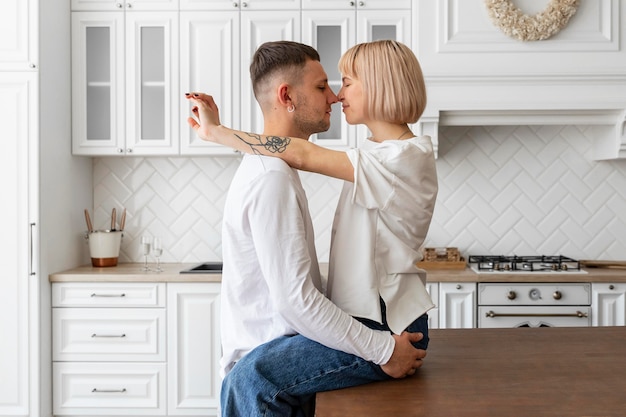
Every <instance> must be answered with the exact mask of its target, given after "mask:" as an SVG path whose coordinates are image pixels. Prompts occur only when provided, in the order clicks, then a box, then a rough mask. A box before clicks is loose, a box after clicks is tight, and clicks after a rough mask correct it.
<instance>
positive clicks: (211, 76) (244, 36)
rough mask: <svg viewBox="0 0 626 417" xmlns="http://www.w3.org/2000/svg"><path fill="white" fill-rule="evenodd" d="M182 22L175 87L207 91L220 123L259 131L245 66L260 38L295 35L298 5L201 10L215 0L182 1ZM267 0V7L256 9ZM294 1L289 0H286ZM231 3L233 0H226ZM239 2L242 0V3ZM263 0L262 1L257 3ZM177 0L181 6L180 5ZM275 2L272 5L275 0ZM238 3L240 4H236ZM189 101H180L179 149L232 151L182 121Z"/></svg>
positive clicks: (257, 110) (258, 115) (258, 114)
mask: <svg viewBox="0 0 626 417" xmlns="http://www.w3.org/2000/svg"><path fill="white" fill-rule="evenodd" d="M187 3H189V4H187V5H186V7H198V8H200V10H198V11H191V10H189V11H188V10H186V9H185V10H183V11H181V13H180V22H181V59H180V74H181V76H180V82H181V84H180V91H181V93H185V92H190V91H202V92H206V93H209V94H211V95H212V96H213V97H214V99H215V101H216V103H217V105H218V107H219V109H220V119H221V122H222V123H223V124H225V125H226V126H229V127H233V128H236V129H241V130H245V131H252V132H261V131H263V116H262V114H261V109H260V108H259V106H258V103H257V102H256V100H255V98H254V94H253V92H252V85H251V82H250V75H249V71H248V68H249V66H250V59H251V57H252V55H253V54H254V51H255V50H256V49H257V47H258V46H259V45H260V44H262V43H263V42H267V41H274V40H294V41H299V40H300V11H299V10H289V8H287V10H268V9H270V8H271V6H272V5H274V3H281V2H259V1H256V2H255V1H254V0H252V1H250V2H249V5H250V6H252V5H253V4H254V5H255V7H250V8H249V9H248V8H243V7H241V8H235V9H234V10H231V9H233V7H232V6H231V7H230V9H229V10H216V11H202V10H204V8H202V6H205V7H206V6H207V4H206V3H211V4H210V5H211V6H213V7H217V6H218V5H217V4H213V3H216V2H205V1H195V2H187ZM265 3H267V7H268V9H265V10H258V9H259V8H261V7H264V6H265ZM285 3H290V4H291V3H293V1H289V2H285ZM229 4H232V3H229ZM242 4H243V3H242ZM261 5H263V6H261ZM182 6H183V5H182V4H181V8H182ZM274 6H275V5H274ZM239 9H241V10H239ZM189 115H190V106H189V105H188V104H187V103H185V104H184V105H183V106H181V111H180V120H181V121H183V122H182V123H181V129H180V143H181V145H180V149H181V154H183V155H200V154H214V155H215V154H222V155H233V154H234V151H233V150H231V149H230V148H227V147H224V146H221V145H216V144H213V143H210V142H205V141H203V140H201V139H199V138H198V137H197V135H196V134H195V132H194V131H193V130H192V129H191V128H189V126H188V125H187V123H186V122H184V121H185V120H186V119H187V117H189Z"/></svg>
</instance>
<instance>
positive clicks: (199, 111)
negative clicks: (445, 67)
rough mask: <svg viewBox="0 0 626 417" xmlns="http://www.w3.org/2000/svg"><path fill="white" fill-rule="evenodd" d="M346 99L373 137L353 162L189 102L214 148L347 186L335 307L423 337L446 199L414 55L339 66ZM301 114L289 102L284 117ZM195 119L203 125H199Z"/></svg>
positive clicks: (338, 219) (391, 49)
mask: <svg viewBox="0 0 626 417" xmlns="http://www.w3.org/2000/svg"><path fill="white" fill-rule="evenodd" d="M339 71H340V72H341V74H342V87H341V90H340V91H339V93H338V95H337V96H338V99H339V100H340V101H341V103H342V107H343V112H344V114H345V117H346V120H347V122H348V123H350V124H365V125H366V126H367V127H368V128H369V130H370V131H371V133H372V136H371V137H369V138H364V140H362V143H361V144H360V146H359V148H358V149H351V150H349V151H347V152H343V151H336V150H331V149H327V148H323V147H320V146H317V145H315V144H313V143H311V142H308V141H307V140H302V139H298V138H290V137H277V136H263V135H258V134H250V133H244V132H239V131H234V130H231V129H228V128H226V127H224V126H221V125H219V115H218V110H217V107H216V105H215V103H214V102H213V99H212V98H211V97H210V96H207V95H204V94H200V93H193V94H187V98H188V99H189V100H191V101H192V102H193V103H194V104H195V106H194V107H193V110H192V111H193V113H194V116H195V118H189V120H188V122H189V124H190V126H191V127H192V128H194V129H195V130H196V132H197V134H198V135H199V136H200V137H201V138H202V139H205V140H210V141H213V142H217V143H221V144H224V145H226V146H230V147H233V148H235V149H238V150H240V151H243V152H247V153H256V154H261V155H269V156H276V157H279V158H282V159H283V160H285V161H286V162H287V163H288V164H289V165H291V166H292V167H295V168H298V169H302V170H305V171H311V172H317V173H321V174H324V175H328V176H332V177H335V178H339V179H343V180H345V183H344V186H343V190H342V192H341V196H340V198H339V202H338V206H337V211H336V214H335V219H334V223H333V233H332V241H331V248H330V263H329V276H328V287H327V295H328V297H329V298H330V299H331V300H332V301H333V302H334V303H335V304H336V305H338V306H339V307H340V308H341V309H343V310H344V311H346V312H347V313H349V314H351V315H353V316H354V317H357V318H359V319H361V320H362V321H364V322H365V323H366V324H367V325H368V326H370V327H374V328H378V329H389V330H391V331H392V332H393V333H395V334H401V333H402V331H404V330H407V331H409V332H421V333H423V335H424V338H423V339H422V340H421V341H420V342H418V343H417V344H416V347H419V348H421V349H426V347H427V345H428V325H427V316H426V312H427V311H428V310H429V309H430V308H432V307H433V303H432V301H431V299H430V297H429V295H428V293H427V291H426V289H425V279H426V274H425V272H424V271H422V270H419V269H418V268H417V267H416V263H417V262H418V261H419V260H421V253H420V247H421V245H422V244H423V242H424V239H425V237H426V234H427V232H428V227H429V225H430V221H431V218H432V213H433V210H434V205H435V199H436V196H437V176H436V169H435V159H434V154H433V148H432V143H431V141H430V138H429V137H427V136H423V137H416V136H415V135H414V134H413V133H412V132H411V130H410V129H409V127H408V124H410V123H415V122H417V120H418V119H419V117H420V116H421V115H422V113H423V111H424V108H425V106H426V88H425V83H424V79H423V76H422V71H421V68H420V65H419V62H418V60H417V58H416V57H415V55H414V54H413V52H412V51H411V50H410V49H409V48H408V47H407V46H406V45H404V44H402V43H399V42H396V41H390V40H385V41H376V42H369V43H362V44H359V45H356V46H354V47H352V48H350V49H349V50H348V51H347V52H346V53H345V54H344V55H343V56H342V57H341V59H340V61H339ZM284 111H287V112H289V113H295V112H298V109H297V108H295V107H294V105H293V103H290V102H289V98H288V97H287V98H286V101H285V109H284ZM196 118H197V119H198V120H196Z"/></svg>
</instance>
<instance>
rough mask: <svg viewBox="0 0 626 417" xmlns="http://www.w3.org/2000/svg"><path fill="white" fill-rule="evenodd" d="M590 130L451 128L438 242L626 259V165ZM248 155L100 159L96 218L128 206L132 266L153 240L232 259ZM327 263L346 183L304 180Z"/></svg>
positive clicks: (441, 170) (193, 257) (444, 152)
mask: <svg viewBox="0 0 626 417" xmlns="http://www.w3.org/2000/svg"><path fill="white" fill-rule="evenodd" d="M592 141H593V136H592V129H591V127H589V126H486V127H443V128H441V130H440V132H439V159H438V160H437V169H438V175H439V189H440V191H439V197H438V201H437V206H436V208H435V214H434V216H433V222H432V225H431V228H430V232H429V235H428V239H427V242H426V244H427V245H428V246H456V247H458V248H459V249H460V250H461V252H462V253H463V254H464V255H467V254H504V255H508V254H518V255H528V254H538V253H541V254H547V255H553V254H563V255H567V256H570V257H574V258H579V259H626V161H620V160H618V161H606V162H605V161H592V160H591V145H592ZM239 161H240V158H239V157H237V156H222V157H192V158H182V157H181V158H164V157H149V158H148V157H146V158H139V157H132V158H128V157H119V158H111V157H106V158H96V159H95V160H94V184H93V186H94V209H95V210H94V215H95V220H94V221H95V223H96V226H97V227H98V228H108V224H109V219H110V213H111V209H112V208H113V207H116V208H117V210H118V215H119V214H120V213H121V208H122V207H126V209H127V210H128V215H127V220H126V230H125V233H124V239H123V242H122V250H121V253H120V261H122V262H125V261H141V259H142V257H141V256H140V254H139V250H138V247H139V244H138V242H139V239H140V237H141V235H142V234H144V233H145V234H150V235H159V236H161V237H162V238H163V240H164V243H165V252H164V255H163V258H162V260H163V261H165V262H199V261H205V260H218V259H221V239H220V223H221V219H222V212H223V206H224V198H225V195H226V192H227V190H228V186H229V184H230V181H231V179H232V176H233V174H234V172H235V170H236V169H237V166H238V165H239ZM301 178H302V182H303V184H304V187H305V189H306V191H307V195H308V197H309V205H310V208H311V213H312V216H313V222H314V226H315V230H316V244H317V248H318V255H319V257H320V260H321V261H327V260H328V250H329V243H330V227H331V224H332V220H333V215H334V210H335V205H336V202H337V197H338V195H339V191H340V190H341V182H340V181H338V180H335V179H329V178H325V177H323V176H321V175H317V174H311V173H306V172H303V173H302V174H301Z"/></svg>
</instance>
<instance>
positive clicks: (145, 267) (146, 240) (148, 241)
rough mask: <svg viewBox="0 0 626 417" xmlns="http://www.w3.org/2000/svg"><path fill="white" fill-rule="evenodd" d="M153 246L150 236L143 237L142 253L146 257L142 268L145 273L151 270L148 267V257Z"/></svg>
mask: <svg viewBox="0 0 626 417" xmlns="http://www.w3.org/2000/svg"><path fill="white" fill-rule="evenodd" d="M151 244H152V238H151V237H150V236H142V237H141V253H142V254H143V256H144V262H143V267H142V268H141V270H142V271H143V272H148V271H150V268H149V267H148V255H150V245H151Z"/></svg>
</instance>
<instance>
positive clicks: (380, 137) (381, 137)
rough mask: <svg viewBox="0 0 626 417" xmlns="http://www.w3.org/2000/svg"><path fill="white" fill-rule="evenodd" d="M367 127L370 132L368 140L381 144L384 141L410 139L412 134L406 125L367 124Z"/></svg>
mask: <svg viewBox="0 0 626 417" xmlns="http://www.w3.org/2000/svg"><path fill="white" fill-rule="evenodd" d="M367 127H368V128H369V129H370V131H371V132H372V136H371V137H370V140H372V141H374V142H383V141H385V140H404V139H409V138H412V137H413V136H414V135H413V132H412V131H411V129H409V127H408V126H407V125H406V124H394V123H369V124H367Z"/></svg>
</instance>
